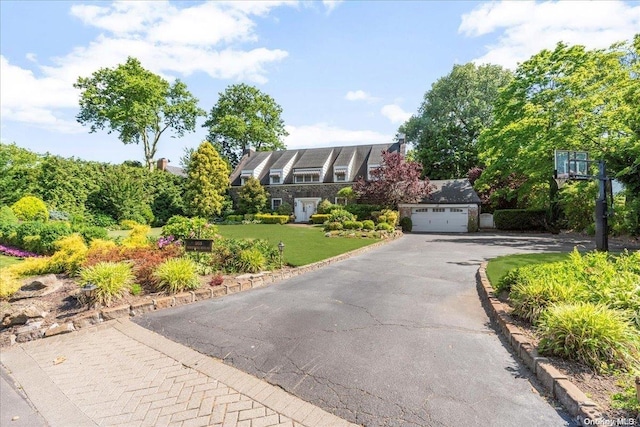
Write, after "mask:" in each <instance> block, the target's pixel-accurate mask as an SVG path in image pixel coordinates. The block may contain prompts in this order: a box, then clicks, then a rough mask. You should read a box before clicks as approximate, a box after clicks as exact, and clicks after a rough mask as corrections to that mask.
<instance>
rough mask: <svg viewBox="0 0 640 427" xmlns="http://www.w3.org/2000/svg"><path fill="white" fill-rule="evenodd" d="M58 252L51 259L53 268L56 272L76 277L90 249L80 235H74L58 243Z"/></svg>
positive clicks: (56, 244)
mask: <svg viewBox="0 0 640 427" xmlns="http://www.w3.org/2000/svg"><path fill="white" fill-rule="evenodd" d="M55 246H56V248H57V250H56V252H55V253H54V254H53V256H52V257H51V258H50V260H49V262H50V265H51V268H52V269H54V270H55V271H60V272H65V273H68V274H70V275H74V274H76V273H77V271H78V270H79V269H80V266H81V265H82V263H83V262H84V260H85V259H86V257H87V252H88V251H89V249H88V248H87V245H85V244H84V239H83V238H82V237H81V236H80V235H79V234H72V235H70V236H67V237H63V238H62V239H60V240H58V241H56V243H55Z"/></svg>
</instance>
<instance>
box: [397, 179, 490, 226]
mask: <svg viewBox="0 0 640 427" xmlns="http://www.w3.org/2000/svg"><path fill="white" fill-rule="evenodd" d="M430 184H431V185H432V186H433V190H432V191H431V193H430V194H429V196H428V197H425V198H424V199H423V200H421V201H420V202H419V203H401V204H400V205H399V206H398V209H399V211H400V217H401V218H402V217H405V216H407V217H410V218H411V220H412V223H413V229H412V231H414V232H436V233H438V232H450V233H467V232H470V231H477V230H478V225H479V212H480V203H481V201H480V197H478V194H477V193H476V192H475V190H474V189H473V186H472V185H471V183H470V182H469V180H468V179H447V180H438V181H430Z"/></svg>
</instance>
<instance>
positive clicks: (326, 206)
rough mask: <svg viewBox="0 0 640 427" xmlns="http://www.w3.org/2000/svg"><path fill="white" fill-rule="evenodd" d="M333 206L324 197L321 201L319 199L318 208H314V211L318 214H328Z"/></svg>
mask: <svg viewBox="0 0 640 427" xmlns="http://www.w3.org/2000/svg"><path fill="white" fill-rule="evenodd" d="M332 206H333V203H331V202H330V201H329V200H327V199H324V200H323V201H321V202H320V203H318V208H317V209H316V212H317V213H319V214H321V215H322V214H328V213H329V212H331V207H332Z"/></svg>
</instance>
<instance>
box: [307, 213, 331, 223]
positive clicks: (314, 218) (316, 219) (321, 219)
mask: <svg viewBox="0 0 640 427" xmlns="http://www.w3.org/2000/svg"><path fill="white" fill-rule="evenodd" d="M330 216H331V215H329V214H313V215H311V217H310V218H309V220H310V221H311V222H312V223H314V224H324V223H325V221H327V220H329V217H330Z"/></svg>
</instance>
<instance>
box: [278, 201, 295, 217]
mask: <svg viewBox="0 0 640 427" xmlns="http://www.w3.org/2000/svg"><path fill="white" fill-rule="evenodd" d="M276 213H277V214H278V215H286V216H291V214H292V213H293V206H291V204H290V203H287V202H283V203H280V206H278V209H276Z"/></svg>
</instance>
